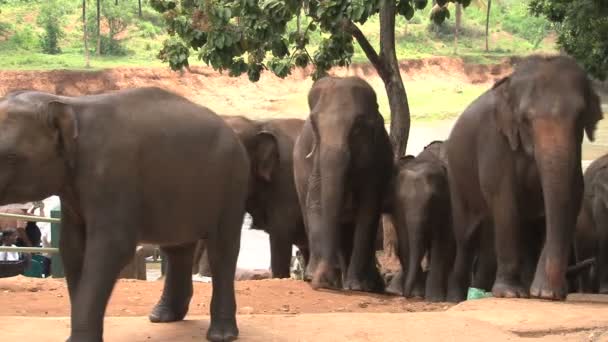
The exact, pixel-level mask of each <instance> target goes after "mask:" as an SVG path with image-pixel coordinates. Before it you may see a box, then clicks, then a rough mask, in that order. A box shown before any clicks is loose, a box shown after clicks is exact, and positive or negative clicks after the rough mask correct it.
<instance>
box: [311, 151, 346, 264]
mask: <svg viewBox="0 0 608 342" xmlns="http://www.w3.org/2000/svg"><path fill="white" fill-rule="evenodd" d="M319 157H320V160H319V163H318V164H319V167H320V170H321V172H320V174H321V203H320V204H321V211H322V213H323V215H322V217H323V219H322V222H321V230H322V232H323V236H324V241H323V248H321V250H320V253H321V255H320V257H321V262H322V263H326V264H325V267H330V268H335V266H336V265H337V264H338V260H339V259H338V252H339V251H340V248H339V246H340V243H339V241H340V227H339V224H340V222H339V219H340V214H341V212H342V207H343V199H344V191H345V182H346V170H347V168H348V164H349V162H350V153H349V152H348V150H347V149H346V148H338V147H331V146H320V151H319ZM342 271H343V272H345V271H346V270H342Z"/></svg>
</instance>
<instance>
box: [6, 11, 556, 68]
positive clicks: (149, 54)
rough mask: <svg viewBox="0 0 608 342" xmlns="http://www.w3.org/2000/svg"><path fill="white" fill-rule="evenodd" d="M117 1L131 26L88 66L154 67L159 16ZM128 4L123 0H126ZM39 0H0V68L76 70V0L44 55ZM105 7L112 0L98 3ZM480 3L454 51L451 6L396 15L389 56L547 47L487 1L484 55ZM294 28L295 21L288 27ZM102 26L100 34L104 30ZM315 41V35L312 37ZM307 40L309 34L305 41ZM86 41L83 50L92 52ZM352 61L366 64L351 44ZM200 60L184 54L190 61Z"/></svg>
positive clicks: (160, 35)
mask: <svg viewBox="0 0 608 342" xmlns="http://www.w3.org/2000/svg"><path fill="white" fill-rule="evenodd" d="M120 1H124V2H125V4H123V5H124V6H127V7H128V9H127V11H126V13H132V20H133V21H132V23H131V24H130V25H129V26H128V27H127V29H126V30H125V31H124V32H122V33H120V34H119V35H118V37H119V38H120V42H121V45H122V46H123V47H124V48H125V51H124V52H125V54H124V55H114V56H97V55H95V53H94V52H93V53H92V54H91V66H92V68H96V69H99V68H108V67H117V66H161V65H162V64H161V62H160V61H159V60H158V59H157V58H156V54H157V52H158V50H159V49H160V47H161V45H162V41H163V40H164V39H166V38H167V35H166V34H165V33H164V30H163V28H162V18H161V17H160V16H159V15H158V14H157V13H156V12H154V11H153V10H152V9H151V8H150V7H149V5H148V3H147V1H146V0H144V1H143V3H144V8H143V16H142V18H139V17H138V16H137V15H136V13H137V8H136V6H137V1H131V0H120ZM127 1H128V2H127ZM44 2H45V1H44V0H0V11H1V14H0V69H80V68H83V67H84V57H83V52H84V47H83V43H82V37H83V28H82V21H81V7H80V6H81V1H80V0H62V8H64V10H65V11H66V12H67V15H66V16H65V17H64V19H63V20H62V22H61V27H62V28H63V29H64V31H65V36H64V37H63V38H62V39H61V40H60V48H61V53H60V54H55V55H50V54H45V53H43V52H42V48H41V45H40V38H39V36H40V35H41V34H42V33H43V29H42V28H41V26H40V24H39V23H38V20H37V18H38V15H39V13H40V9H41V7H42V5H43V3H44ZM104 2H105V5H106V6H113V5H114V0H104ZM90 3H91V4H90V8H89V17H91V19H93V17H94V7H93V5H94V2H93V1H90ZM484 4H485V1H473V4H472V5H471V6H470V7H469V8H467V9H465V10H464V11H463V28H462V30H461V35H460V39H459V44H458V49H457V52H456V51H455V47H454V35H453V32H454V17H455V16H454V8H452V9H451V12H452V17H451V19H449V20H448V21H447V22H446V23H445V24H443V25H442V26H439V27H437V26H434V25H432V24H430V22H429V19H428V17H429V11H430V6H427V9H425V10H423V11H419V12H417V13H416V15H415V16H414V18H412V20H410V21H409V22H408V21H406V20H405V19H404V18H402V17H399V18H398V21H397V44H398V48H397V53H398V57H399V58H400V59H412V58H423V57H429V56H453V55H458V56H461V57H463V58H464V59H465V60H467V61H471V62H476V63H485V62H492V61H496V60H497V59H499V58H502V57H504V56H510V55H516V54H527V53H530V52H532V51H535V50H544V51H547V50H552V49H553V44H552V41H551V39H545V38H546V37H547V35H548V34H549V36H550V31H549V30H548V24H547V23H546V22H544V21H543V20H542V19H538V18H533V17H531V16H530V15H529V14H528V13H527V1H525V0H523V1H522V0H502V1H499V0H494V1H493V6H492V15H491V29H490V32H491V35H490V37H491V38H490V51H489V52H485V51H484V46H485V38H484V32H485V11H486V9H485V7H484ZM294 25H295V24H294ZM378 28H379V24H378V18H377V17H375V18H371V20H369V22H368V23H366V24H365V25H364V26H363V27H362V30H363V32H364V33H365V34H366V35H367V37H368V39H369V40H370V41H371V42H372V43H374V45H377V42H378V36H379V33H378ZM102 30H103V31H104V32H107V30H108V28H107V27H105V26H104V27H103V28H102ZM316 39H317V40H318V39H320V37H319V36H317V37H316ZM313 42H314V39H313ZM93 44H94V42H91V43H90V45H89V47H90V48H91V49H92V46H93ZM354 61H355V62H366V58H365V56H364V55H363V53H362V51H361V50H360V49H359V48H358V47H357V50H356V55H355V57H354ZM197 63H200V62H198V61H196V60H195V58H192V60H191V64H197Z"/></svg>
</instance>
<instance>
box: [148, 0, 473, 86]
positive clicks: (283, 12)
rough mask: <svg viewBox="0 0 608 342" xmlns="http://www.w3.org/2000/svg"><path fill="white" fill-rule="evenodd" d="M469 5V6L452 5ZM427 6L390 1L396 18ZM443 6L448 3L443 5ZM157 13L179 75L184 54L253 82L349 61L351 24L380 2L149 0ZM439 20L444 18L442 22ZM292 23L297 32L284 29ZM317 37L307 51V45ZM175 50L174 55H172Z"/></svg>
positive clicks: (165, 56)
mask: <svg viewBox="0 0 608 342" xmlns="http://www.w3.org/2000/svg"><path fill="white" fill-rule="evenodd" d="M451 1H452V2H460V3H462V4H463V5H468V3H469V2H470V1H468V0H451ZM427 2H428V1H426V0H398V1H396V10H397V13H396V15H397V16H402V17H404V18H406V19H408V20H409V19H411V18H412V17H413V16H414V14H415V9H422V8H424V7H425V6H426V4H427ZM444 2H447V0H446V1H444ZM150 3H151V5H152V7H153V8H154V9H156V10H157V11H159V12H160V13H162V14H163V16H164V18H165V20H166V25H167V29H168V32H169V34H170V35H171V36H172V37H173V38H171V39H170V40H169V41H167V42H166V43H165V44H164V46H163V49H162V51H161V52H160V54H159V58H161V59H162V60H163V61H165V62H168V63H169V65H170V66H171V68H172V69H174V70H178V69H181V68H183V67H186V66H188V65H189V62H188V57H189V53H186V51H189V48H193V49H194V50H197V51H198V57H199V58H200V59H201V60H203V61H204V62H205V63H207V64H208V65H211V66H212V67H213V68H214V69H216V70H220V71H222V70H228V71H229V73H230V75H234V76H238V75H241V74H243V73H247V75H248V76H249V79H250V80H251V81H257V80H258V79H259V77H260V73H261V72H262V71H263V70H270V71H271V72H273V73H274V74H275V75H277V76H279V77H285V76H287V75H289V74H290V73H291V70H292V69H293V68H295V67H306V66H308V65H309V64H313V65H314V67H315V71H314V73H313V78H318V77H321V76H322V75H324V74H325V73H326V72H327V70H329V69H330V68H331V67H333V66H345V65H348V64H350V63H351V60H352V57H353V54H354V52H355V48H354V39H353V35H352V33H353V32H352V27H353V26H352V25H355V24H359V25H363V24H365V22H367V21H368V20H369V19H370V18H371V17H372V16H375V15H377V14H378V12H379V11H380V7H381V6H382V5H383V4H384V2H383V1H380V0H322V1H321V0H308V1H297V0H211V1H193V0H181V1H179V0H151V2H150ZM444 19H445V18H444ZM294 21H295V22H296V25H295V27H294V26H293V25H291V24H290V23H292V22H294ZM317 31H320V33H321V38H320V42H319V43H318V44H316V45H315V46H314V48H316V50H315V51H312V48H313V46H311V39H312V38H313V36H314V35H315V34H316V33H315V32H317ZM172 49H175V50H176V51H171V50H172Z"/></svg>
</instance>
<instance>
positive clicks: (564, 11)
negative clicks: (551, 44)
mask: <svg viewBox="0 0 608 342" xmlns="http://www.w3.org/2000/svg"><path fill="white" fill-rule="evenodd" d="M530 10H531V11H532V13H534V14H535V15H544V16H546V17H547V18H548V19H549V20H550V21H552V22H554V23H555V24H556V25H555V26H556V29H557V32H558V35H559V36H558V40H557V43H558V45H559V46H560V47H562V48H563V49H564V50H565V51H566V52H567V53H568V54H570V55H572V56H573V57H574V58H576V59H577V60H578V61H579V62H580V63H581V64H582V65H583V66H584V67H585V68H586V69H587V71H588V72H589V73H591V74H592V75H593V76H595V77H597V78H599V79H602V80H604V79H606V77H607V76H608V1H605V0H532V1H531V3H530Z"/></svg>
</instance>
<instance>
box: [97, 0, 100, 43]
mask: <svg viewBox="0 0 608 342" xmlns="http://www.w3.org/2000/svg"><path fill="white" fill-rule="evenodd" d="M97 54H98V55H101V0H97Z"/></svg>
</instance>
